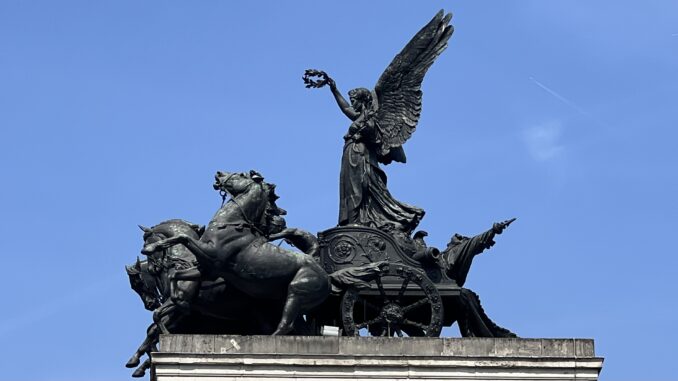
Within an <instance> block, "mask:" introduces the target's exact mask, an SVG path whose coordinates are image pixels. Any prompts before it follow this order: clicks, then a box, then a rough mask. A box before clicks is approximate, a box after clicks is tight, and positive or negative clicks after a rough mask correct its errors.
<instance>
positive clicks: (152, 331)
mask: <svg viewBox="0 0 678 381" xmlns="http://www.w3.org/2000/svg"><path fill="white" fill-rule="evenodd" d="M157 341H158V326H157V325H156V324H155V323H153V324H151V325H150V326H149V327H148V329H147V330H146V339H145V340H144V342H143V343H141V345H140V346H139V348H138V349H137V351H136V352H135V353H134V354H133V355H132V357H131V358H130V359H129V360H128V361H127V364H125V366H126V367H127V368H134V367H135V366H137V365H139V362H140V358H141V356H143V355H144V353H148V352H149V350H150V348H151V347H152V346H153V345H155V343H156V342H157Z"/></svg>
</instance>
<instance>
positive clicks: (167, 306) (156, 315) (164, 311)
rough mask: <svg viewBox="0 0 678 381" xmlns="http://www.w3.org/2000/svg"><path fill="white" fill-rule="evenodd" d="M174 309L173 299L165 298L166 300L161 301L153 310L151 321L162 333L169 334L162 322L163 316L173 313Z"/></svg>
mask: <svg viewBox="0 0 678 381" xmlns="http://www.w3.org/2000/svg"><path fill="white" fill-rule="evenodd" d="M175 309H176V306H175V305H174V300H173V299H171V298H170V299H167V301H165V303H163V304H162V305H161V306H160V307H158V308H157V309H156V310H155V311H153V322H154V323H155V324H157V326H158V328H160V331H162V333H163V334H165V335H169V333H170V332H169V331H168V330H167V327H166V326H165V324H164V323H163V318H164V317H165V316H167V315H169V314H171V313H173V312H174V310H175Z"/></svg>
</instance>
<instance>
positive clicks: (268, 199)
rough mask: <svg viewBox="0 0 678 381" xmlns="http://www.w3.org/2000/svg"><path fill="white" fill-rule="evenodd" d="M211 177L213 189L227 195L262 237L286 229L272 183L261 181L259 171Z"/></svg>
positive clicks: (282, 212)
mask: <svg viewBox="0 0 678 381" xmlns="http://www.w3.org/2000/svg"><path fill="white" fill-rule="evenodd" d="M214 178H215V182H214V185H213V186H214V189H215V190H218V191H220V192H225V193H228V194H230V195H231V196H232V200H233V201H234V202H235V204H236V205H237V206H238V208H239V209H240V212H241V213H242V214H243V217H245V219H246V220H248V222H251V223H252V224H254V225H256V227H257V228H259V229H260V230H261V231H263V232H264V233H265V234H266V235H270V234H273V233H276V232H279V231H281V230H283V229H284V228H285V227H286V223H285V219H284V218H283V217H282V216H284V215H285V214H287V212H286V211H285V210H284V209H282V208H279V207H278V206H277V205H276V203H275V201H276V200H277V199H278V195H277V194H276V193H275V184H269V183H267V182H265V181H264V177H263V176H262V175H261V174H260V173H259V172H257V171H254V170H252V171H249V173H246V172H242V173H232V172H221V171H218V172H217V174H216V175H215V176H214Z"/></svg>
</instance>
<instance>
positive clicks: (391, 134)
mask: <svg viewBox="0 0 678 381" xmlns="http://www.w3.org/2000/svg"><path fill="white" fill-rule="evenodd" d="M451 18H452V14H450V13H448V14H447V15H445V13H444V11H442V10H441V11H440V12H438V14H437V15H435V17H434V18H433V20H431V21H430V22H429V23H428V24H426V26H424V27H423V28H422V29H421V30H420V31H419V32H418V33H417V34H416V35H415V36H414V37H413V38H412V40H410V42H409V43H408V44H407V45H406V46H405V48H403V50H402V51H401V52H400V53H399V54H398V55H397V56H395V58H394V59H393V61H392V62H391V64H390V65H389V66H388V68H386V71H384V73H383V74H382V75H381V77H380V78H379V81H378V82H377V85H376V86H375V89H374V91H375V93H376V98H377V99H376V101H377V102H378V103H377V104H378V109H377V113H376V122H377V126H378V127H379V130H380V132H381V144H382V147H381V152H380V155H379V156H380V157H379V160H380V161H381V162H382V163H385V164H388V163H390V162H391V161H392V160H395V161H400V162H403V163H404V162H405V152H404V151H403V150H402V147H401V146H402V145H403V143H405V141H407V139H409V138H410V136H411V135H412V133H413V132H414V130H415V128H416V127H417V122H418V121H419V115H420V113H421V96H422V92H421V82H422V81H423V80H424V75H425V74H426V71H427V70H428V68H429V67H431V65H432V64H433V61H435V59H436V58H437V57H438V56H439V55H440V53H442V52H443V50H445V48H446V47H447V41H448V40H449V39H450V36H451V35H452V32H453V31H454V28H453V27H452V25H449V22H450V19H451Z"/></svg>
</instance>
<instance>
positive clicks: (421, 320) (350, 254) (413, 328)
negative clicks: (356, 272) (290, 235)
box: [314, 226, 461, 336]
mask: <svg viewBox="0 0 678 381" xmlns="http://www.w3.org/2000/svg"><path fill="white" fill-rule="evenodd" d="M318 238H319V244H320V256H319V260H320V264H321V266H322V267H323V269H325V271H327V273H329V274H332V273H334V272H336V271H338V270H343V269H348V268H354V267H360V266H364V265H367V264H370V263H377V262H387V263H388V266H385V269H384V271H383V272H382V273H381V274H380V275H379V276H377V277H375V278H374V279H373V280H371V281H370V282H368V283H367V287H363V288H356V287H353V288H350V289H348V290H346V291H345V292H344V293H343V294H341V295H340V296H331V297H329V298H328V299H327V300H326V301H325V303H323V304H322V305H321V306H319V307H318V309H317V311H316V312H315V313H314V315H315V317H314V320H315V325H316V326H318V327H322V326H336V327H339V328H340V329H341V332H342V334H343V335H347V336H360V335H362V336H366V335H371V336H439V335H440V331H441V329H442V327H444V326H450V325H452V324H453V323H454V321H455V319H456V318H455V316H454V315H455V314H453V313H452V312H453V311H454V310H455V309H456V308H457V306H458V303H459V296H460V293H461V287H459V286H458V285H457V283H456V282H455V281H454V280H453V279H450V278H449V277H448V276H447V275H446V274H445V271H444V267H443V264H442V262H441V261H442V256H441V255H440V253H439V251H438V250H437V249H435V248H428V249H422V250H419V252H417V253H416V254H414V255H408V254H406V251H405V250H403V248H402V247H401V245H399V244H398V242H397V241H396V240H395V239H394V237H393V236H391V235H390V234H388V233H386V232H383V231H381V230H379V229H375V228H371V227H366V226H341V227H336V228H332V229H328V230H325V231H323V232H321V233H319V234H318ZM445 311H449V312H450V313H448V314H447V315H446V313H445Z"/></svg>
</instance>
